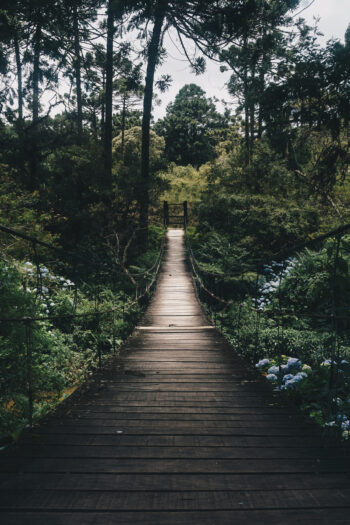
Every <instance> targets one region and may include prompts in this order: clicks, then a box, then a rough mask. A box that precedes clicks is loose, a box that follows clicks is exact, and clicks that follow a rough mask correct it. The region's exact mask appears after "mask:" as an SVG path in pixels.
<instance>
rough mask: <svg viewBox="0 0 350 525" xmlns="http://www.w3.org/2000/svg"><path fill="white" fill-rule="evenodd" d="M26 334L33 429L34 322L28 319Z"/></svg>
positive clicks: (29, 403) (28, 393)
mask: <svg viewBox="0 0 350 525" xmlns="http://www.w3.org/2000/svg"><path fill="white" fill-rule="evenodd" d="M25 332H26V383H27V397H28V424H29V428H30V429H32V428H33V407H34V390H33V344H32V320H31V319H30V318H28V319H27V320H26V321H25Z"/></svg>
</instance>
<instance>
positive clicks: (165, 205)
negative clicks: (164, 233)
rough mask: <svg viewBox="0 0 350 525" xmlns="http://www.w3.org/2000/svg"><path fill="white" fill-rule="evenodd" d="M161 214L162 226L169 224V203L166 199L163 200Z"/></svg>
mask: <svg viewBox="0 0 350 525" xmlns="http://www.w3.org/2000/svg"><path fill="white" fill-rule="evenodd" d="M163 210H164V211H163V215H164V228H167V227H168V226H169V205H168V201H164V208H163Z"/></svg>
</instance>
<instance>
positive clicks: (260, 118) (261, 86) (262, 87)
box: [258, 66, 265, 139]
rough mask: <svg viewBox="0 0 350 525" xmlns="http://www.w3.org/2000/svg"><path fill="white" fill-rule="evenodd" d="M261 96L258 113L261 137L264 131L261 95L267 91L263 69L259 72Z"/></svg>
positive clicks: (259, 135) (259, 134)
mask: <svg viewBox="0 0 350 525" xmlns="http://www.w3.org/2000/svg"><path fill="white" fill-rule="evenodd" d="M262 67H263V66H262ZM259 85H260V88H259V89H260V96H259V110H258V111H259V113H258V138H259V139H261V137H262V132H263V117H262V111H261V95H262V94H263V93H264V91H265V72H264V70H263V69H262V70H261V71H260V74H259Z"/></svg>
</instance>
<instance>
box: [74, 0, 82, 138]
mask: <svg viewBox="0 0 350 525" xmlns="http://www.w3.org/2000/svg"><path fill="white" fill-rule="evenodd" d="M73 31H74V55H75V56H74V69H75V82H76V90H77V131H78V144H81V142H82V137H83V106H82V93H81V50H80V36H79V23H78V10H77V5H76V4H74V6H73Z"/></svg>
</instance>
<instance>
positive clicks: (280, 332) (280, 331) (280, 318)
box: [277, 261, 285, 388]
mask: <svg viewBox="0 0 350 525" xmlns="http://www.w3.org/2000/svg"><path fill="white" fill-rule="evenodd" d="M284 265H285V261H283V263H282V268H281V269H280V274H279V278H278V290H277V297H278V321H277V323H278V324H277V350H278V367H279V373H278V386H279V388H280V387H281V385H282V368H281V367H282V341H283V312H282V297H281V285H282V280H283V274H284Z"/></svg>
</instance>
